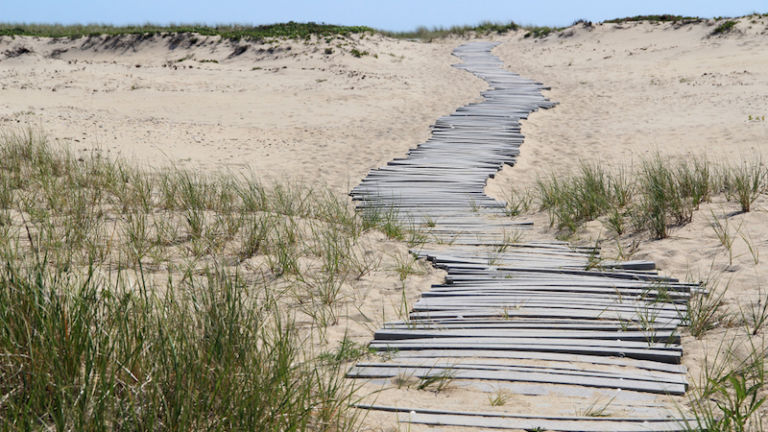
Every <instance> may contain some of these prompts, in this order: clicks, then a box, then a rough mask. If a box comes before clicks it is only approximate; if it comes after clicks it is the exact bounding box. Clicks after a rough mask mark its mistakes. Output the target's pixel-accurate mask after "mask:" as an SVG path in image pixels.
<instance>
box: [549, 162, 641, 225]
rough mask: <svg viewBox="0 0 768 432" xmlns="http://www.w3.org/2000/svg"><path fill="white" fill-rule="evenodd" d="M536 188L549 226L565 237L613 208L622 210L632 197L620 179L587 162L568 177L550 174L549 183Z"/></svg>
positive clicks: (625, 183)
mask: <svg viewBox="0 0 768 432" xmlns="http://www.w3.org/2000/svg"><path fill="white" fill-rule="evenodd" d="M537 186H538V195H539V197H540V201H541V208H542V209H543V210H546V211H547V213H548V214H549V218H550V224H551V225H555V224H556V225H557V228H558V229H560V230H564V231H565V232H568V233H573V232H574V231H576V229H577V228H578V227H579V226H580V225H581V224H583V223H584V222H586V221H589V220H592V219H596V218H597V217H599V216H601V215H603V214H606V213H607V212H608V210H610V209H612V208H623V207H625V206H626V205H627V201H628V199H629V197H630V196H631V194H632V190H631V188H630V185H628V184H627V182H626V181H625V179H624V177H623V176H622V175H616V176H613V175H610V174H608V173H607V172H606V171H605V170H604V169H603V168H602V167H601V166H600V165H596V164H589V163H586V162H582V163H581V164H580V166H579V170H578V172H577V173H575V174H574V175H572V176H570V177H566V178H560V177H559V176H558V175H556V174H554V173H553V174H552V175H551V176H550V178H548V179H539V181H538V185H537Z"/></svg>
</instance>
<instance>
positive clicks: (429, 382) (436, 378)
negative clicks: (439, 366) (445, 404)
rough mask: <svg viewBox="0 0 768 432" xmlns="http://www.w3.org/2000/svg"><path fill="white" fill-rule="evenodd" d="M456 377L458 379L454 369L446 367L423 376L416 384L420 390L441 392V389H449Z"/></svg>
mask: <svg viewBox="0 0 768 432" xmlns="http://www.w3.org/2000/svg"><path fill="white" fill-rule="evenodd" d="M454 379H456V372H455V371H453V370H452V369H446V370H444V371H441V372H439V373H436V374H432V375H429V376H426V377H424V378H421V379H420V380H419V383H418V384H417V385H416V388H417V389H418V390H427V391H432V392H435V393H440V392H441V391H443V390H446V389H448V388H449V387H450V385H451V383H452V382H453V381H454Z"/></svg>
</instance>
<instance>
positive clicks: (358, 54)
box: [349, 48, 370, 58]
mask: <svg viewBox="0 0 768 432" xmlns="http://www.w3.org/2000/svg"><path fill="white" fill-rule="evenodd" d="M349 53H350V54H352V57H357V58H360V57H363V56H367V55H369V54H370V53H369V52H368V51H360V50H359V49H357V48H352V49H351V50H350V51H349Z"/></svg>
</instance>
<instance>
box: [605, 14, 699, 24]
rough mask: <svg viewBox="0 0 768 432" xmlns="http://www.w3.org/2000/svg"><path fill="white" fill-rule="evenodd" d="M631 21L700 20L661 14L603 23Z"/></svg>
mask: <svg viewBox="0 0 768 432" xmlns="http://www.w3.org/2000/svg"><path fill="white" fill-rule="evenodd" d="M632 21H650V22H667V21H669V22H678V21H683V22H700V21H701V18H699V17H690V16H682V15H670V14H662V15H636V16H631V17H625V18H614V19H609V20H605V21H604V22H607V23H614V24H615V23H623V22H632Z"/></svg>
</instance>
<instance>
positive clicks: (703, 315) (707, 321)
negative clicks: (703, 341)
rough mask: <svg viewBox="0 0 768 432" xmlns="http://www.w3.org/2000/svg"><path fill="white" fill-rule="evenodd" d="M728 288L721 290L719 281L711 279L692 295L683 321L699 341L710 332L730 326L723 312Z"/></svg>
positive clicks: (726, 286)
mask: <svg viewBox="0 0 768 432" xmlns="http://www.w3.org/2000/svg"><path fill="white" fill-rule="evenodd" d="M728 287H729V285H725V286H724V287H723V288H720V286H719V285H718V281H717V280H715V279H710V280H708V281H705V282H704V283H702V288H703V289H702V290H701V291H697V292H692V293H691V297H690V299H689V301H688V307H687V308H686V310H685V315H684V316H683V317H682V318H683V320H682V321H683V323H684V325H686V326H688V330H689V331H690V332H691V335H692V336H693V337H695V338H697V339H699V338H701V337H702V336H703V335H704V334H705V333H706V332H708V331H709V330H712V329H714V328H716V327H718V326H721V325H723V324H728V323H727V322H726V321H727V318H728V316H727V314H726V313H725V312H724V310H723V300H724V298H725V293H726V292H727V291H728Z"/></svg>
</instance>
